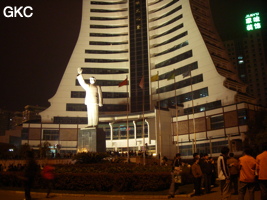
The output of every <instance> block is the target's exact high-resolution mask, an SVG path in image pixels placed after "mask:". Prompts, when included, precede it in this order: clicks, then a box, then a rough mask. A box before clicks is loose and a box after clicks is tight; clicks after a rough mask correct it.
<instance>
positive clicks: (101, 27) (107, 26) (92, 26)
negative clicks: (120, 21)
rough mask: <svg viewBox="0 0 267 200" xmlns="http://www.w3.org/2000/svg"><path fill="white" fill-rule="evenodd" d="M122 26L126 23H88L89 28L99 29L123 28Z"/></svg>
mask: <svg viewBox="0 0 267 200" xmlns="http://www.w3.org/2000/svg"><path fill="white" fill-rule="evenodd" d="M124 27H128V25H97V24H92V25H90V28H100V29H106V28H124Z"/></svg>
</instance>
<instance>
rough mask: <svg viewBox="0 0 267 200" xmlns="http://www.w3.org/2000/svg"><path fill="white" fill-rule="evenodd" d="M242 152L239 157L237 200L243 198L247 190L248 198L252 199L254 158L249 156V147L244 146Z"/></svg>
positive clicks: (254, 169) (242, 199)
mask: <svg viewBox="0 0 267 200" xmlns="http://www.w3.org/2000/svg"><path fill="white" fill-rule="evenodd" d="M244 154H245V155H244V156H242V157H240V158H239V166H240V177H239V189H238V200H244V198H245V194H246V191H247V190H248V193H249V199H250V200H254V191H255V171H256V160H255V158H253V157H252V156H251V155H252V150H251V149H250V148H246V149H245V150H244Z"/></svg>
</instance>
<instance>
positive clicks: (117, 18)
mask: <svg viewBox="0 0 267 200" xmlns="http://www.w3.org/2000/svg"><path fill="white" fill-rule="evenodd" d="M127 18H128V17H127V16H125V17H90V20H98V21H110V20H122V19H127Z"/></svg>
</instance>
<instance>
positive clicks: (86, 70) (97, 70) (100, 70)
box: [76, 68, 129, 85]
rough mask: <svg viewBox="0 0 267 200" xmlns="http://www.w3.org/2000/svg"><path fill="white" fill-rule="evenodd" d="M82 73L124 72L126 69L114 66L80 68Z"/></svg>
mask: <svg viewBox="0 0 267 200" xmlns="http://www.w3.org/2000/svg"><path fill="white" fill-rule="evenodd" d="M82 69H83V74H126V73H128V72H129V70H128V69H115V68H112V69H110V68H82ZM76 85H77V84H76Z"/></svg>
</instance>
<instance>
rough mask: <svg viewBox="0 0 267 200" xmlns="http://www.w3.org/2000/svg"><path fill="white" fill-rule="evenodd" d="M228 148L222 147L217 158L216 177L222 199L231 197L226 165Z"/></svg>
mask: <svg viewBox="0 0 267 200" xmlns="http://www.w3.org/2000/svg"><path fill="white" fill-rule="evenodd" d="M228 154H229V148H228V147H223V148H222V150H221V155H220V156H219V157H218V160H217V171H218V179H219V180H220V185H221V195H222V199H223V200H224V199H231V187H230V174H229V170H228V166H227V157H228Z"/></svg>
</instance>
